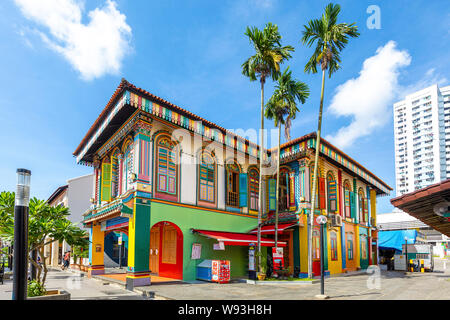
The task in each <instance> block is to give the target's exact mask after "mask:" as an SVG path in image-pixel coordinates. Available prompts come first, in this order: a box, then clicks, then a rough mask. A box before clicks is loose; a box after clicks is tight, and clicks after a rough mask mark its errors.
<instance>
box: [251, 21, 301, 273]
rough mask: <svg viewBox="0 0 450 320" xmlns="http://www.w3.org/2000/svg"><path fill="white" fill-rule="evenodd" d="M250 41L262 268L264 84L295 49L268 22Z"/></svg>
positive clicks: (259, 246) (259, 265) (275, 73)
mask: <svg viewBox="0 0 450 320" xmlns="http://www.w3.org/2000/svg"><path fill="white" fill-rule="evenodd" d="M245 35H246V36H247V37H248V38H249V40H250V43H251V44H253V47H254V48H255V54H254V55H253V56H251V57H250V58H248V59H247V60H246V61H245V62H244V63H243V64H242V74H243V75H245V76H246V77H249V78H250V81H255V80H256V79H257V78H258V77H259V82H260V84H261V147H260V156H259V160H260V161H259V192H258V200H259V205H258V255H257V256H258V270H259V271H260V270H261V263H260V262H261V258H260V257H261V217H262V186H263V182H262V163H263V150H264V133H263V131H264V84H265V83H266V79H267V77H269V76H270V77H272V80H276V79H277V78H278V76H279V74H280V64H281V63H283V62H284V60H287V59H289V58H290V57H291V54H290V52H292V51H294V48H293V47H291V46H282V45H281V38H282V37H281V35H280V33H279V32H278V26H277V25H273V24H272V23H270V22H269V23H267V24H266V26H265V27H264V30H262V31H261V30H259V29H258V28H256V27H253V28H249V27H247V30H246V32H245Z"/></svg>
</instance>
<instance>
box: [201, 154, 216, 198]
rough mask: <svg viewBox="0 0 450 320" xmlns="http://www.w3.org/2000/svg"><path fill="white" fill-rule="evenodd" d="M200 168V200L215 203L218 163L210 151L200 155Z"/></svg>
mask: <svg viewBox="0 0 450 320" xmlns="http://www.w3.org/2000/svg"><path fill="white" fill-rule="evenodd" d="M198 166H199V170H198V172H199V174H198V189H199V192H198V200H199V201H205V202H208V203H215V198H216V197H215V193H216V191H215V190H216V162H215V160H214V157H213V156H212V155H211V154H210V153H209V152H208V151H203V152H202V153H201V154H200V159H199V164H198Z"/></svg>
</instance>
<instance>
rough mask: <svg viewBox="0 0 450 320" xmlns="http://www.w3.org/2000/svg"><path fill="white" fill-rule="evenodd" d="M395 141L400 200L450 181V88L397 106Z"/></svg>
mask: <svg viewBox="0 0 450 320" xmlns="http://www.w3.org/2000/svg"><path fill="white" fill-rule="evenodd" d="M394 138H395V177H396V181H395V186H396V192H397V196H401V195H402V194H405V193H409V192H413V191H415V190H418V189H421V188H424V187H426V186H429V185H431V184H434V183H437V182H439V181H442V180H445V179H447V178H450V86H447V87H443V88H439V86H438V85H437V84H435V85H432V86H430V87H428V88H425V89H423V90H420V91H417V92H415V93H412V94H409V95H407V96H406V97H405V99H404V100H402V101H399V102H397V103H395V104H394Z"/></svg>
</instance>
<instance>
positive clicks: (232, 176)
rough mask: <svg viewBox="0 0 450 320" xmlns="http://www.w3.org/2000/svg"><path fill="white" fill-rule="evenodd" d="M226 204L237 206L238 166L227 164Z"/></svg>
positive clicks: (233, 163)
mask: <svg viewBox="0 0 450 320" xmlns="http://www.w3.org/2000/svg"><path fill="white" fill-rule="evenodd" d="M226 170H227V206H230V207H236V208H239V172H240V169H239V166H238V165H237V163H235V162H232V163H229V164H227V167H226Z"/></svg>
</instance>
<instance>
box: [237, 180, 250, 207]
mask: <svg viewBox="0 0 450 320" xmlns="http://www.w3.org/2000/svg"><path fill="white" fill-rule="evenodd" d="M247 201H248V200H247V174H246V173H240V174H239V207H246V206H247Z"/></svg>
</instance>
